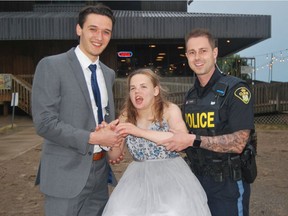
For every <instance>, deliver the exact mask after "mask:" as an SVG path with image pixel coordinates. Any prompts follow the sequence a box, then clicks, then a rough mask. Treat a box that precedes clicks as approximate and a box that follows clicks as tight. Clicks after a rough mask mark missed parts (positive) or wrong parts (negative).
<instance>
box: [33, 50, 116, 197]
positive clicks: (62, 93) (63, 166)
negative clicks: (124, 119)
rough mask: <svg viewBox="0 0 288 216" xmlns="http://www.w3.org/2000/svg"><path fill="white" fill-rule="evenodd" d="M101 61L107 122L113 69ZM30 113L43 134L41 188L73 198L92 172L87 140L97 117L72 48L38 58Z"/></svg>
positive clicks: (111, 111)
mask: <svg viewBox="0 0 288 216" xmlns="http://www.w3.org/2000/svg"><path fill="white" fill-rule="evenodd" d="M100 66H101V69H102V71H103V75H104V79H105V83H106V86H107V92H108V100H109V102H108V104H109V105H108V107H107V109H108V110H109V115H107V116H105V120H106V121H107V122H110V121H112V120H114V118H115V110H114V98H113V92H112V87H113V84H114V79H115V72H114V71H113V70H112V69H110V68H108V67H107V66H106V65H104V64H103V63H101V62H100ZM32 116H33V122H34V126H35V129H36V131H37V133H38V134H39V135H40V136H42V137H43V138H44V143H43V148H42V156H41V172H40V190H41V191H42V192H43V193H45V194H47V195H50V196H55V197H62V198H72V197H75V196H76V195H78V194H79V193H80V192H81V190H82V189H83V187H84V186H85V183H86V181H87V178H88V175H89V172H90V167H91V163H92V156H93V145H89V144H88V140H89V135H90V131H94V130H95V127H96V122H95V120H94V116H93V112H92V105H91V101H90V98H89V92H88V88H87V84H86V81H85V78H84V75H83V72H82V68H81V65H80V63H79V61H78V59H77V57H76V55H75V52H74V48H72V49H70V50H69V51H68V52H66V53H62V54H59V55H55V56H49V57H45V58H43V59H42V60H41V61H40V62H39V63H38V65H37V67H36V72H35V75H34V81H33V86H32ZM106 163H107V162H106ZM104 165H105V166H106V168H107V169H108V166H107V164H104ZM103 178H106V179H107V177H103Z"/></svg>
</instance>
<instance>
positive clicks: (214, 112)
mask: <svg viewBox="0 0 288 216" xmlns="http://www.w3.org/2000/svg"><path fill="white" fill-rule="evenodd" d="M241 82H243V83H245V81H243V80H241V79H239V78H237V77H233V76H229V75H224V76H222V77H221V78H220V79H219V80H218V81H217V82H216V83H215V84H214V86H213V87H212V91H210V92H209V93H208V94H206V95H204V96H203V97H201V98H199V97H198V95H197V90H196V89H195V88H194V87H192V88H191V89H190V90H189V91H188V93H187V94H186V96H185V102H184V105H183V118H184V120H185V123H186V126H187V128H188V130H189V132H190V133H194V134H198V135H200V136H217V135H223V134H228V133H231V129H230V128H229V125H228V115H227V107H226V105H225V101H226V100H227V98H228V95H229V94H231V93H232V91H231V89H232V88H233V87H234V86H235V85H236V84H238V83H241Z"/></svg>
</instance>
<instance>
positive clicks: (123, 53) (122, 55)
mask: <svg viewBox="0 0 288 216" xmlns="http://www.w3.org/2000/svg"><path fill="white" fill-rule="evenodd" d="M132 56H133V53H132V52H131V51H120V52H118V57H120V58H130V57H132Z"/></svg>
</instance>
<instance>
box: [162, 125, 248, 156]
mask: <svg viewBox="0 0 288 216" xmlns="http://www.w3.org/2000/svg"><path fill="white" fill-rule="evenodd" d="M171 132H173V133H174V135H173V136H172V137H170V138H168V139H165V140H162V141H160V142H158V144H161V145H164V146H165V147H166V149H167V150H170V151H182V150H184V149H186V148H188V147H189V146H192V145H193V142H194V140H195V138H196V136H195V135H194V134H185V133H181V132H176V131H173V130H171ZM249 135H250V130H239V131H236V132H234V133H232V134H225V135H219V136H201V141H202V142H201V145H200V148H204V149H207V150H210V151H215V152H220V153H238V154H240V153H241V152H242V151H243V149H244V147H245V145H246V143H247V141H248V139H249Z"/></svg>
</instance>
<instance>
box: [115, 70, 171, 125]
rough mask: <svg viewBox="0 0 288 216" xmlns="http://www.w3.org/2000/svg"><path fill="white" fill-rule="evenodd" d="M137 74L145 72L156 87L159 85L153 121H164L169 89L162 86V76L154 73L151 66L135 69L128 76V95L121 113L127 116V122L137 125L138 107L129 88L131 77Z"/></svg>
mask: <svg viewBox="0 0 288 216" xmlns="http://www.w3.org/2000/svg"><path fill="white" fill-rule="evenodd" d="M137 74H143V75H145V76H147V77H148V78H149V79H150V80H151V82H152V84H153V86H154V87H156V86H158V87H159V94H158V95H157V96H155V102H154V104H153V108H152V109H153V111H152V112H153V119H152V122H157V121H158V122H160V124H161V123H162V121H163V113H164V107H166V106H168V101H167V99H166V97H167V91H166V90H165V89H164V88H163V87H162V86H161V84H160V78H159V76H158V75H157V74H156V73H154V72H153V71H152V70H151V69H149V68H140V69H137V70H135V71H133V72H132V73H131V74H130V75H129V76H128V78H127V86H126V88H127V97H126V99H125V102H124V105H123V108H122V110H121V112H120V114H121V115H123V116H124V117H125V118H126V122H130V123H132V124H134V125H136V122H137V109H136V108H135V107H134V105H133V104H132V102H131V100H130V94H129V89H130V82H131V78H132V77H133V76H135V75H137Z"/></svg>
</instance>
